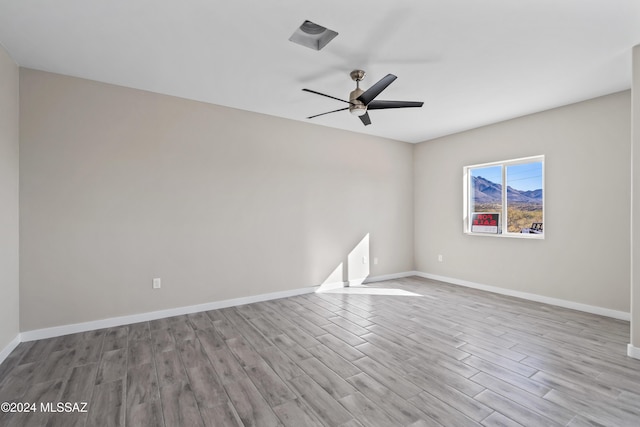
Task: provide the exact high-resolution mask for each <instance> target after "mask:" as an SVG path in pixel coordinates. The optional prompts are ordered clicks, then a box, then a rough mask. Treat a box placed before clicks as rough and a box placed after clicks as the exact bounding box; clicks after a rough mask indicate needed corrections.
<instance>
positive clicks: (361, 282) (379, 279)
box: [317, 271, 416, 292]
mask: <svg viewBox="0 0 640 427" xmlns="http://www.w3.org/2000/svg"><path fill="white" fill-rule="evenodd" d="M415 275H416V272H415V271H404V272H402V273H394V274H385V275H382V276H368V277H362V278H359V279H350V280H348V281H346V282H333V283H325V284H323V285H320V287H319V289H318V290H317V292H324V291H332V290H334V289H340V288H346V287H349V286H360V285H366V284H367V283H374V282H382V281H384V280H394V279H402V278H403V277H409V276H415Z"/></svg>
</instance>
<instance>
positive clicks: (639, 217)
mask: <svg viewBox="0 0 640 427" xmlns="http://www.w3.org/2000/svg"><path fill="white" fill-rule="evenodd" d="M632 70H633V75H632V87H631V90H632V102H631V105H632V137H633V139H632V141H631V144H632V150H631V154H632V159H631V161H632V175H631V182H632V184H631V187H632V191H633V194H632V196H631V200H632V203H633V206H632V216H631V221H632V227H631V228H632V235H631V239H632V240H631V245H632V246H631V343H630V344H631V345H632V346H633V347H634V348H635V351H636V352H640V45H638V46H635V47H634V48H633V67H632ZM635 357H638V358H640V355H636V356H635Z"/></svg>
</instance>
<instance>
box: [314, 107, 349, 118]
mask: <svg viewBox="0 0 640 427" xmlns="http://www.w3.org/2000/svg"><path fill="white" fill-rule="evenodd" d="M348 109H349V107H344V108H339V109H337V110H333V111H327V112H326V113H320V114H316V115H315V116H310V117H307V119H313V118H314V117H318V116H324V115H325V114H331V113H337V112H338V111H344V110H348Z"/></svg>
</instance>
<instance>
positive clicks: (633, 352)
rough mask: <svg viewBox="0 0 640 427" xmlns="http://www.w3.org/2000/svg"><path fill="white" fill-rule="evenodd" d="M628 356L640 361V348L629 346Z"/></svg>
mask: <svg viewBox="0 0 640 427" xmlns="http://www.w3.org/2000/svg"><path fill="white" fill-rule="evenodd" d="M627 356H629V357H633V358H634V359H640V347H634V346H632V345H631V344H627Z"/></svg>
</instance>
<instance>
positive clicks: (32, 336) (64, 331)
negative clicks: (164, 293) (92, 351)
mask: <svg viewBox="0 0 640 427" xmlns="http://www.w3.org/2000/svg"><path fill="white" fill-rule="evenodd" d="M318 288H319V287H318V286H310V287H308V288H300V289H291V290H287V291H279V292H271V293H268V294H261V295H253V296H249V297H242V298H233V299H228V300H223V301H214V302H209V303H206V304H198V305H190V306H186V307H177V308H170V309H167V310H159V311H151V312H147V313H140V314H132V315H128V316H120V317H112V318H109V319H101V320H94V321H91V322H84V323H74V324H71V325H63V326H55V327H52V328H44V329H35V330H32V331H26V332H22V333H21V334H20V340H21V341H22V342H25V341H34V340H41V339H45V338H52V337H59V336H62V335H68V334H75V333H78V332H86V331H93V330H96V329H103V328H113V327H116V326H122V325H128V324H130V323H139V322H148V321H150V320H156V319H162V318H165V317H172V316H180V315H183V314H191V313H197V312H200V311H208V310H217V309H219V308H226V307H234V306H237V305H244V304H251V303H254V302H261V301H268V300H272V299H279V298H286V297H292V296H296V295H303V294H308V293H313V292H315V291H316V290H317V289H318ZM18 342H20V341H18ZM16 345H17V344H16Z"/></svg>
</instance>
